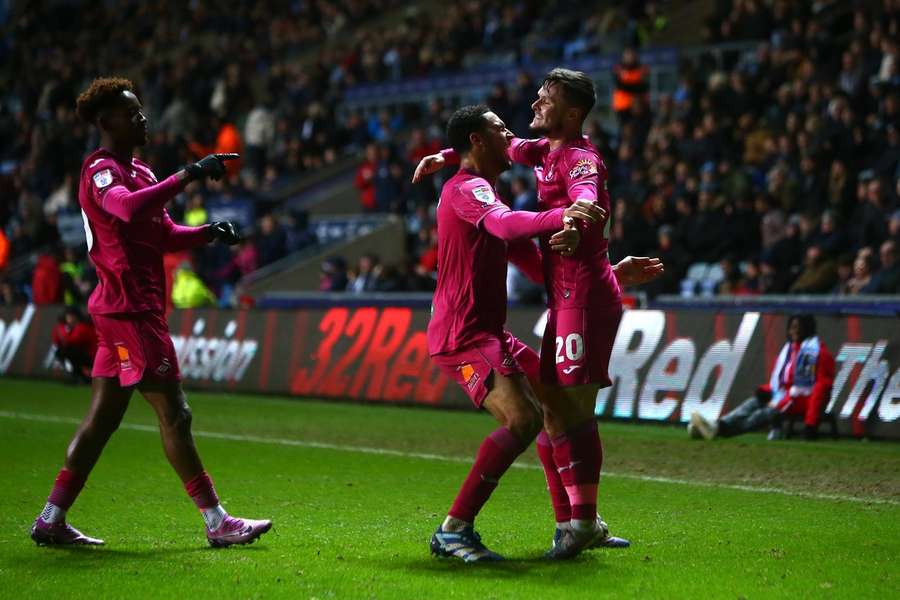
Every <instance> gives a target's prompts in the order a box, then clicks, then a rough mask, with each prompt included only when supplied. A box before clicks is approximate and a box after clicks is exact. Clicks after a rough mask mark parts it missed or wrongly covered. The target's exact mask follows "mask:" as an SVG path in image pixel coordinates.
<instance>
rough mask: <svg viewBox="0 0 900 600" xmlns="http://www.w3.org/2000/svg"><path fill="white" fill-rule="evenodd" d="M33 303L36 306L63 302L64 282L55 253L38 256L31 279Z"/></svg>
mask: <svg viewBox="0 0 900 600" xmlns="http://www.w3.org/2000/svg"><path fill="white" fill-rule="evenodd" d="M31 301H32V302H34V303H35V304H58V303H59V302H61V301H62V280H61V277H60V271H59V260H58V259H57V258H56V254H55V251H54V252H45V253H43V254H41V255H40V256H38V260H37V265H35V267H34V275H33V276H32V278H31Z"/></svg>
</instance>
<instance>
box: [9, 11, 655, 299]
mask: <svg viewBox="0 0 900 600" xmlns="http://www.w3.org/2000/svg"><path fill="white" fill-rule="evenodd" d="M645 4H647V3H645V2H643V1H639V0H634V1H632V2H629V3H627V4H626V5H625V6H623V7H617V8H615V9H606V10H604V11H600V12H598V13H596V15H595V16H596V18H594V19H593V20H592V19H588V20H587V21H588V23H587V24H585V20H584V19H581V18H580V17H579V15H578V14H577V13H576V12H573V11H571V10H566V9H565V5H564V3H561V2H551V3H541V2H533V1H525V2H521V1H520V2H513V1H510V0H500V1H498V2H493V3H490V4H488V5H484V4H479V3H474V2H464V3H462V4H459V5H453V6H450V7H448V8H447V9H446V10H442V11H440V12H432V11H430V10H428V7H427V6H423V7H418V6H417V5H415V4H413V5H407V4H405V3H402V2H400V1H399V0H314V1H312V2H302V3H296V2H286V1H284V0H266V1H263V2H254V3H243V4H240V3H239V4H236V5H233V6H229V8H228V10H222V9H221V6H219V5H217V4H213V3H211V2H208V1H206V0H200V1H198V2H190V3H173V2H158V3H153V4H148V3H144V2H137V1H134V0H126V1H123V2H116V3H100V4H92V5H90V7H89V8H88V6H87V5H86V4H84V3H81V2H27V3H16V4H15V5H12V6H10V7H9V8H8V9H7V10H5V11H2V12H0V30H2V36H3V42H2V43H0V58H2V64H3V67H2V69H0V90H2V91H0V230H2V232H3V233H2V234H0V290H4V293H2V294H0V298H14V299H15V301H21V299H22V298H29V299H30V298H31V294H32V291H31V288H32V281H31V277H30V276H29V275H30V273H29V274H26V275H25V276H18V277H16V278H15V279H13V278H11V277H10V276H8V275H7V276H4V275H3V274H2V272H3V270H4V267H5V266H6V265H10V264H22V262H23V261H27V260H28V259H30V260H31V262H32V263H34V262H36V261H37V256H38V254H39V253H43V256H46V257H48V258H46V259H44V262H52V261H55V262H56V263H57V265H58V264H60V263H61V262H62V258H61V256H60V255H61V253H62V250H61V248H62V247H71V248H75V247H81V248H83V234H81V233H80V232H81V231H82V226H81V224H80V219H79V217H80V213H79V211H78V206H77V197H76V195H77V189H76V186H77V182H78V172H79V169H80V166H81V160H82V158H83V157H84V156H85V155H86V154H87V153H88V152H90V151H92V150H93V149H94V148H96V146H97V145H98V138H97V134H96V131H95V130H93V128H91V127H89V126H88V125H87V124H85V123H81V122H79V120H78V119H77V117H76V116H75V111H74V104H75V98H76V97H77V95H78V93H79V92H80V91H81V90H83V89H84V88H85V87H86V86H87V84H88V83H89V82H90V81H91V79H93V78H94V77H96V76H101V75H112V74H115V75H124V76H127V77H129V78H131V79H132V80H133V81H134V82H135V84H136V88H137V92H138V95H139V97H140V99H141V101H142V102H143V104H144V107H145V112H146V113H147V114H148V116H149V122H150V130H151V141H150V143H149V144H148V145H147V147H146V148H145V149H143V150H142V151H141V152H142V158H144V159H145V160H146V161H147V162H148V163H150V164H151V165H152V166H153V167H154V169H155V171H156V172H157V173H158V174H159V175H160V176H165V175H168V174H169V173H172V172H174V171H175V170H177V169H178V168H179V166H181V165H183V164H185V163H186V162H188V161H190V160H195V159H197V158H199V157H200V156H203V155H205V154H206V153H208V152H211V151H226V152H227V151H237V152H240V153H241V154H242V160H241V161H239V162H234V163H229V173H230V177H229V179H228V181H227V182H225V183H224V184H222V185H211V186H207V187H201V188H199V189H198V190H196V191H195V193H189V194H185V195H182V196H180V197H179V198H178V200H177V201H176V202H175V203H174V205H172V206H170V207H169V210H170V212H171V213H172V214H173V216H174V217H175V218H176V220H178V221H179V222H183V221H187V220H188V219H187V216H186V213H188V212H189V211H193V213H194V216H197V215H199V214H210V215H211V214H213V212H214V211H213V209H212V208H210V206H209V205H210V204H215V203H218V204H221V203H222V202H225V203H228V202H230V201H233V200H237V201H238V202H240V203H242V204H243V205H247V204H251V205H252V204H253V203H254V199H255V198H256V196H257V195H258V194H260V193H266V192H268V191H270V190H272V189H275V188H277V187H278V186H279V185H280V184H282V183H283V182H284V181H285V180H286V179H290V178H292V177H296V176H298V175H300V174H302V173H304V172H306V171H315V170H317V169H320V168H321V167H323V166H325V165H328V164H331V163H335V162H337V161H339V160H341V159H342V157H346V156H356V155H358V154H360V153H362V151H363V148H364V147H365V145H366V144H367V143H369V142H372V141H374V142H381V143H384V142H390V143H396V142H398V141H400V140H401V138H405V135H406V134H405V133H403V132H404V131H405V129H406V128H407V127H408V126H410V125H411V122H412V121H413V120H414V119H410V118H408V117H407V115H404V114H389V115H382V114H374V115H371V116H364V115H363V114H362V113H348V114H342V115H340V116H339V115H338V113H337V112H336V108H337V106H338V105H339V104H340V99H341V96H342V92H343V90H344V89H346V88H347V87H348V86H351V85H354V84H356V83H360V82H373V81H383V80H387V79H396V78H402V77H410V76H422V75H429V74H433V73H438V72H443V71H447V70H452V69H456V68H458V67H460V66H462V65H465V64H469V63H471V62H472V59H473V57H477V56H478V55H482V58H484V56H488V57H490V56H496V55H498V54H502V53H504V52H507V51H509V52H512V53H513V54H514V55H515V57H516V59H515V60H516V61H518V62H527V61H528V60H532V59H533V58H535V57H537V56H538V55H540V56H546V57H551V56H559V55H560V54H561V53H563V52H564V49H563V48H562V46H561V45H560V40H566V39H567V40H568V41H569V42H570V43H571V41H573V40H575V41H579V42H580V45H578V44H576V45H577V46H578V47H579V48H581V49H582V51H590V50H591V49H595V46H594V45H592V44H593V42H592V41H591V40H595V41H596V40H597V39H599V38H600V37H601V36H602V35H603V34H608V33H609V32H610V31H625V30H628V31H630V32H631V33H630V35H631V36H632V37H633V38H636V37H637V36H638V35H639V32H645V33H646V31H647V30H648V27H647V26H646V24H647V23H650V22H651V21H648V20H647V19H645V18H643V17H642V16H643V15H645V13H646V11H645V10H644V5H645ZM650 4H651V5H652V4H653V3H650ZM651 12H654V10H651ZM392 13H393V14H395V15H401V17H400V19H399V20H400V24H399V26H396V23H395V25H392V26H391V27H389V28H388V29H387V30H385V29H384V28H381V27H375V26H371V25H370V23H372V22H373V21H374V20H376V19H379V18H384V17H385V16H388V17H389V16H390V15H391V14H392ZM402 13H405V14H406V16H405V17H402ZM396 18H397V17H395V20H396ZM654 22H655V21H654ZM629 27H630V29H629ZM549 40H552V43H551V42H549ZM529 48H531V49H529ZM570 52H576V53H577V51H572V50H570ZM421 116H425V115H421ZM391 175H392V176H393V179H391V178H382V179H384V180H383V181H381V187H382V188H385V189H386V190H387V192H389V193H392V194H394V195H396V194H397V193H398V188H397V187H396V185H395V180H396V178H397V177H396V176H397V175H398V173H397V170H396V169H394V170H393V172H392V173H391ZM391 185H394V188H393V190H392V191H391V189H390V186H391ZM381 195H382V196H383V195H384V193H382V194H381ZM195 197H199V204H198V203H197V202H196V201H195ZM393 208H396V207H393ZM204 210H205V211H206V213H203V211H204ZM241 210H242V211H244V212H245V213H247V214H244V215H243V216H244V222H243V223H242V225H243V226H244V229H245V230H252V231H254V232H256V233H257V235H258V236H267V235H268V234H267V233H265V232H264V231H263V229H264V227H265V225H264V224H263V223H262V222H261V221H260V218H261V217H262V216H263V215H261V214H255V213H254V212H253V211H247V210H245V209H244V208H241ZM226 212H227V211H226ZM276 221H277V223H276V225H277V227H276V229H278V230H279V233H278V234H277V235H275V236H274V237H275V238H282V237H283V238H289V239H288V242H287V243H286V244H281V243H280V242H279V241H278V239H273V240H270V242H271V243H264V244H262V243H260V244H258V243H254V245H253V246H254V247H253V248H252V249H244V251H243V252H240V251H239V253H240V255H241V256H240V258H239V259H237V260H236V261H233V260H230V258H234V257H227V256H225V255H224V254H223V255H221V256H217V257H212V258H209V257H203V256H195V257H194V260H195V262H198V265H197V266H198V271H199V272H200V275H201V276H202V277H203V278H204V279H206V280H207V281H208V283H210V284H211V285H218V283H217V282H215V281H213V278H214V277H215V276H217V275H218V274H220V273H221V272H223V270H224V271H225V272H227V273H229V274H230V275H231V276H233V275H234V274H235V273H238V272H241V273H243V272H246V271H247V270H248V269H250V268H251V267H253V266H262V265H264V264H266V263H268V262H271V260H274V259H276V258H278V257H280V256H283V255H285V254H286V253H289V252H290V251H291V250H293V249H295V248H296V246H294V245H292V243H291V242H292V241H298V240H300V239H302V238H303V237H304V235H305V233H304V232H302V231H298V230H296V229H292V227H293V226H294V225H296V223H297V222H298V221H303V217H302V215H296V214H295V215H291V214H276ZM258 239H259V238H258ZM54 247H56V248H55V249H54ZM79 260H80V264H82V265H85V257H84V256H83V252H82V256H80V257H79ZM229 265H230V266H229ZM85 269H87V270H89V269H90V267H89V266H87V265H85Z"/></svg>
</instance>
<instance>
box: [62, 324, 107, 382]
mask: <svg viewBox="0 0 900 600" xmlns="http://www.w3.org/2000/svg"><path fill="white" fill-rule="evenodd" d="M52 336H53V346H54V348H55V356H56V360H58V361H59V362H60V364H61V365H63V368H64V369H65V370H66V372H67V373H68V374H69V375H70V376H71V377H72V379H73V380H74V381H80V382H82V383H90V382H91V368H92V367H93V365H94V356H95V355H96V354H97V332H96V330H95V329H94V325H93V323H91V321H90V318H89V317H86V316H84V315H83V314H81V311H80V310H79V309H78V308H77V307H74V306H69V307H67V308H66V310H65V312H63V314H61V315H60V316H59V321H58V322H57V324H56V326H55V327H54V328H53V333H52Z"/></svg>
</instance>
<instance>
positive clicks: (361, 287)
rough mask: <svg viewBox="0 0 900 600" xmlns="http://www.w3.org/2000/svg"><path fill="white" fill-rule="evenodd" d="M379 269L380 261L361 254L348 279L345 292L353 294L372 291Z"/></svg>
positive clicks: (372, 256) (371, 255)
mask: <svg viewBox="0 0 900 600" xmlns="http://www.w3.org/2000/svg"><path fill="white" fill-rule="evenodd" d="M380 267H381V261H379V260H378V257H377V256H376V255H374V254H363V255H362V256H360V257H359V262H358V263H357V268H356V272H355V273H354V275H353V277H351V278H350V283H349V285H348V286H347V291H348V292H353V293H354V294H362V293H364V292H371V291H374V290H375V287H376V285H375V284H376V279H377V278H378V273H379V272H380V271H381V268H380Z"/></svg>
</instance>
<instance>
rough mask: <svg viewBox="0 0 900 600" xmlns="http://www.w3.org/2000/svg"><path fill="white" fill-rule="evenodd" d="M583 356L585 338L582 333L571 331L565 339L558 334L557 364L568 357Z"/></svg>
mask: <svg viewBox="0 0 900 600" xmlns="http://www.w3.org/2000/svg"><path fill="white" fill-rule="evenodd" d="M563 352H565V356H563ZM582 356H584V339H582V337H581V334H580V333H570V334H569V335H567V336H566V339H565V340H563V338H562V336H561V335H558V336H556V364H559V363H561V362H565V360H566V359H567V358H568V359H569V360H579V359H580V358H581V357H582Z"/></svg>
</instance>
